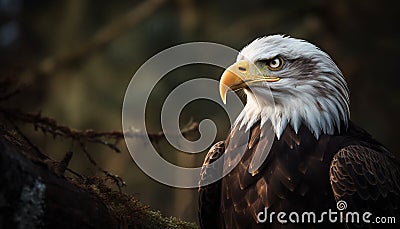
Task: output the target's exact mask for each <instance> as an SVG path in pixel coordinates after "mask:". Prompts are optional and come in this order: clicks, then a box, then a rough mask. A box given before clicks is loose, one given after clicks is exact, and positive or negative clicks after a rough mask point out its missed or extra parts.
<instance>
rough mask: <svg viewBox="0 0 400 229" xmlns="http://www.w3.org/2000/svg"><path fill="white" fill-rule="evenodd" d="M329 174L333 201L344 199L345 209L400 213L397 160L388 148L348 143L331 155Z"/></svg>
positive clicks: (387, 213)
mask: <svg viewBox="0 0 400 229" xmlns="http://www.w3.org/2000/svg"><path fill="white" fill-rule="evenodd" d="M329 174H330V182H331V186H332V190H333V193H334V196H335V199H336V201H339V200H344V201H346V203H347V206H348V207H347V210H348V211H358V212H360V211H362V212H365V211H368V212H371V213H372V214H373V215H375V216H377V215H380V216H397V217H399V216H400V212H399V209H400V163H399V162H398V161H397V159H396V157H395V155H394V154H392V153H390V152H389V151H387V150H383V149H382V148H381V147H379V146H378V147H377V146H376V145H375V147H371V146H368V145H366V144H352V145H348V146H346V147H344V148H342V149H340V150H339V151H338V152H337V153H336V154H335V155H334V157H333V159H332V161H331V165H330V172H329Z"/></svg>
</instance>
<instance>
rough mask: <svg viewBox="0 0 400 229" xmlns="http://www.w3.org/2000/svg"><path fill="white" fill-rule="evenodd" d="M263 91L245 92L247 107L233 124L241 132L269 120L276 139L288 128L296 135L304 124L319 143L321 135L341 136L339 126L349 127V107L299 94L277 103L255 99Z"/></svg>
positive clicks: (261, 98) (310, 94) (335, 100)
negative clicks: (299, 95)
mask: <svg viewBox="0 0 400 229" xmlns="http://www.w3.org/2000/svg"><path fill="white" fill-rule="evenodd" d="M262 90H263V89H261V88H252V93H251V92H249V91H247V90H246V95H247V104H246V106H245V107H244V109H243V111H242V112H241V113H240V114H239V116H238V118H237V120H236V124H238V125H240V128H242V127H245V128H246V131H248V130H250V128H251V127H252V126H253V124H254V123H256V122H257V121H259V120H260V121H261V126H263V124H264V123H266V122H267V121H268V120H270V121H271V123H272V126H273V128H274V132H275V134H276V137H277V138H278V139H279V138H280V137H281V135H282V133H283V131H284V130H285V128H286V126H287V125H288V124H290V125H291V126H292V128H293V130H294V131H295V132H296V133H297V132H298V130H299V128H300V126H301V124H304V125H305V126H307V127H308V129H309V130H310V131H311V132H312V133H313V134H314V136H315V137H316V138H317V139H318V138H319V136H320V135H321V134H330V135H332V134H334V133H335V131H339V132H340V126H341V124H342V123H344V124H345V125H347V123H348V118H349V109H348V103H347V102H346V103H345V106H343V103H341V102H340V100H338V99H339V98H337V97H334V96H327V97H324V96H316V94H313V93H302V95H301V97H297V98H296V97H292V96H287V98H286V99H282V98H280V99H279V102H278V101H276V100H275V101H274V100H271V99H266V98H268V97H269V98H271V96H265V94H264V96H257V94H258V93H261V92H262ZM264 90H265V89H264ZM311 91H312V90H311Z"/></svg>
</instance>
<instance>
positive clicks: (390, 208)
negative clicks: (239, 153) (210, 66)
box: [199, 122, 400, 228]
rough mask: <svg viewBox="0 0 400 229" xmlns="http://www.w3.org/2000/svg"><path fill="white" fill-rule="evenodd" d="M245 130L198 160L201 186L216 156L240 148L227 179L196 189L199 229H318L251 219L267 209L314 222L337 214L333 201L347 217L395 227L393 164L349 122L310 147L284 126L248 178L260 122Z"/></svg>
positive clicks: (398, 163)
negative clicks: (365, 215)
mask: <svg viewBox="0 0 400 229" xmlns="http://www.w3.org/2000/svg"><path fill="white" fill-rule="evenodd" d="M250 131H251V133H250V135H245V134H244V135H243V137H240V136H239V137H236V138H235V141H234V143H232V142H230V140H231V138H233V136H232V135H234V134H235V133H237V132H240V130H238V128H236V129H233V130H232V131H231V134H230V136H228V138H227V140H226V141H225V142H219V143H217V144H216V146H214V147H213V148H212V149H211V150H210V152H209V153H208V155H207V157H206V160H205V163H204V169H203V171H202V179H206V177H207V174H212V173H211V172H209V171H208V170H209V169H214V170H215V169H216V170H218V169H219V170H221V169H222V168H212V167H209V165H211V164H212V162H213V161H215V160H216V159H217V158H219V157H220V156H221V155H223V154H225V156H226V155H228V158H229V151H231V150H234V149H235V148H237V147H239V146H240V145H243V144H245V145H246V147H247V150H246V151H245V153H244V155H243V157H242V158H241V159H240V162H239V163H238V165H237V166H236V167H235V168H234V169H233V170H232V171H231V172H230V173H229V174H228V175H227V176H225V177H224V178H223V179H221V180H219V181H217V182H215V183H213V184H211V185H208V186H204V187H200V189H199V192H200V199H199V204H200V214H199V216H200V224H201V227H202V228H320V227H321V226H322V224H314V225H312V224H280V223H279V222H277V220H276V218H275V220H274V221H273V222H272V223H269V221H267V222H265V223H257V213H259V212H260V211H263V210H264V208H265V207H267V208H268V212H271V211H274V212H281V211H284V212H292V211H295V212H298V213H302V212H305V211H307V212H309V211H313V212H315V213H316V214H317V215H318V213H321V212H324V211H328V209H332V210H337V208H336V202H337V201H339V200H345V201H346V202H347V205H348V208H347V209H346V210H348V211H358V212H365V211H369V212H371V213H372V215H373V216H395V217H396V218H397V220H399V221H400V160H399V158H398V157H397V156H396V155H395V154H392V153H390V152H389V151H388V150H386V149H385V148H384V147H383V146H382V145H381V144H380V143H378V142H377V141H375V140H374V139H372V138H371V136H370V135H369V134H368V133H366V132H365V131H364V130H362V129H360V128H358V127H356V126H355V125H354V124H352V123H349V126H348V128H347V129H346V131H344V132H343V133H342V134H335V135H324V134H323V135H321V136H320V137H319V139H318V140H317V139H316V138H315V137H314V135H313V134H312V133H311V132H310V131H309V130H308V128H306V127H305V126H301V127H300V129H299V131H298V133H297V134H296V133H295V132H294V131H293V129H292V128H291V127H290V126H287V127H286V129H285V131H284V132H283V134H282V137H281V138H280V140H278V139H277V138H275V139H274V142H273V145H272V148H271V150H270V152H269V155H268V157H267V159H266V160H265V161H264V162H263V164H262V165H261V167H260V168H259V169H258V170H257V172H256V173H255V174H253V175H252V174H250V173H249V172H248V168H249V166H250V163H251V160H252V158H253V157H254V154H255V151H256V148H257V147H256V146H257V144H259V143H260V141H262V138H261V140H260V137H259V136H260V135H261V132H262V130H261V129H260V123H259V122H257V123H256V124H254V125H253V127H252V128H251V129H250ZM260 144H261V143H260ZM207 165H208V166H207ZM371 219H373V218H371ZM268 220H269V219H268ZM325 222H326V221H325ZM344 226H345V225H344V224H338V223H336V224H326V226H325V225H324V227H333V228H338V227H339V228H340V227H344ZM347 226H354V225H347ZM355 226H360V225H355ZM361 226H365V227H370V226H374V224H368V225H365V224H364V225H361ZM386 226H396V225H394V224H392V225H388V224H387V225H386Z"/></svg>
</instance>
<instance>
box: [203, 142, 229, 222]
mask: <svg viewBox="0 0 400 229" xmlns="http://www.w3.org/2000/svg"><path fill="white" fill-rule="evenodd" d="M224 151H225V143H224V141H220V142H217V143H216V144H215V145H214V146H213V147H211V149H210V150H209V152H208V153H207V156H206V159H205V160H204V163H203V167H202V169H201V180H200V182H199V186H200V187H199V221H200V226H201V228H222V218H221V215H220V214H217V213H218V212H219V211H220V210H219V209H220V204H221V202H220V199H221V180H218V181H216V182H214V183H212V184H209V185H205V186H203V184H204V183H205V182H207V180H210V179H212V178H213V177H212V176H215V175H217V174H220V173H222V167H217V166H213V165H215V164H216V163H214V164H212V163H213V162H215V161H216V160H217V159H218V158H220V157H221V156H222V155H223V154H224Z"/></svg>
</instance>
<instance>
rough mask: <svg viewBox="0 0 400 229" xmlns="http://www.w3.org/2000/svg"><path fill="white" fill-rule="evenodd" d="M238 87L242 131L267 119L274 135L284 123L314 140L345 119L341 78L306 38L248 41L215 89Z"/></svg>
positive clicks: (346, 96)
mask: <svg viewBox="0 0 400 229" xmlns="http://www.w3.org/2000/svg"><path fill="white" fill-rule="evenodd" d="M228 88H231V89H233V90H238V89H244V91H245V93H246V95H247V104H246V106H245V107H244V109H243V111H242V112H241V114H240V115H239V117H238V118H237V121H236V123H237V124H238V125H241V126H242V127H243V126H246V128H247V129H250V127H251V126H252V125H253V124H254V123H255V122H257V121H258V120H261V124H263V123H265V122H266V121H268V120H270V121H271V123H272V126H273V128H274V131H275V134H276V136H277V137H278V138H280V136H281V134H282V133H283V131H284V130H285V128H286V126H287V125H288V124H290V125H291V126H292V127H293V129H294V131H295V132H296V133H297V131H298V130H299V128H300V126H301V124H304V125H305V126H307V127H308V128H309V129H310V131H311V132H312V133H313V134H314V135H315V137H316V138H318V137H319V136H320V135H321V134H333V133H335V131H340V126H341V124H345V125H347V123H348V119H349V114H350V113H349V91H348V88H347V85H346V82H345V80H344V77H343V75H342V73H341V71H340V70H339V68H338V67H337V66H336V64H335V63H334V62H333V61H332V59H331V58H330V57H329V56H328V54H326V53H325V52H323V51H321V50H320V49H319V48H318V47H316V46H315V45H313V44H310V43H308V42H307V41H304V40H300V39H295V38H291V37H288V36H283V35H272V36H268V37H263V38H259V39H256V40H254V41H253V42H252V43H250V44H249V45H247V46H246V47H245V48H243V50H242V51H241V52H240V54H239V55H238V57H237V61H236V63H235V64H233V65H232V66H230V67H229V68H228V69H227V70H226V71H225V72H224V74H223V75H222V77H221V81H220V93H221V97H222V99H223V101H224V102H225V100H226V93H227V90H228Z"/></svg>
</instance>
